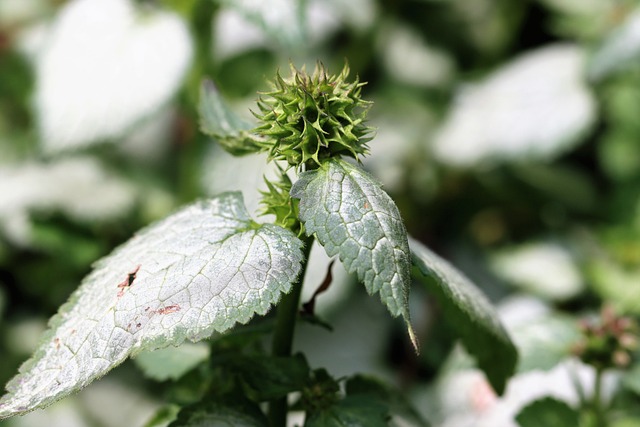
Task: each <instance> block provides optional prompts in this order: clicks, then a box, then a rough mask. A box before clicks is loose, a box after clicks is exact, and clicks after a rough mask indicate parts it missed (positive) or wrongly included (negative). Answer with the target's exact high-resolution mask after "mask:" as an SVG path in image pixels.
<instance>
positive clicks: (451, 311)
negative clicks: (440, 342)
mask: <svg viewBox="0 0 640 427" xmlns="http://www.w3.org/2000/svg"><path fill="white" fill-rule="evenodd" d="M409 244H410V246H411V251H412V254H413V264H414V266H415V267H416V269H417V274H416V275H417V277H418V278H419V279H421V281H422V282H423V283H424V284H425V285H426V287H427V288H428V289H429V291H431V292H432V293H433V295H434V296H435V297H436V298H437V299H438V301H439V302H440V305H441V306H442V310H443V312H444V316H445V318H446V320H447V321H448V322H449V324H450V325H451V327H453V328H454V329H455V330H456V331H457V333H458V334H460V338H461V339H462V342H463V344H464V345H465V347H466V348H467V350H469V352H470V353H471V354H472V355H473V356H475V358H476V360H477V362H478V366H479V367H480V369H482V370H483V371H484V372H485V374H486V375H487V378H488V379H489V382H490V383H491V385H492V386H493V388H494V389H495V391H496V392H497V393H498V394H502V393H503V392H504V389H505V385H506V382H507V379H508V378H509V377H511V376H512V375H513V373H514V372H515V369H516V364H517V362H518V352H517V350H516V347H515V346H514V344H513V342H512V341H511V338H510V337H509V335H508V334H507V332H506V331H505V329H504V327H503V326H502V324H501V323H500V320H499V319H498V315H497V314H496V312H495V310H494V308H493V306H492V305H491V303H490V302H489V301H488V300H487V298H486V297H485V296H484V294H483V293H482V292H481V291H480V290H479V289H478V288H477V287H476V286H475V285H474V284H473V283H471V281H470V280H469V279H467V278H466V277H465V276H464V275H463V274H462V273H460V272H459V271H458V270H456V269H455V268H454V267H453V266H452V265H451V264H449V263H448V262H447V261H445V260H443V259H442V258H440V257H439V256H438V255H436V254H434V253H433V252H431V251H430V250H429V249H428V248H427V247H426V246H424V245H422V244H421V243H419V242H417V241H416V240H413V239H411V240H410V241H409Z"/></svg>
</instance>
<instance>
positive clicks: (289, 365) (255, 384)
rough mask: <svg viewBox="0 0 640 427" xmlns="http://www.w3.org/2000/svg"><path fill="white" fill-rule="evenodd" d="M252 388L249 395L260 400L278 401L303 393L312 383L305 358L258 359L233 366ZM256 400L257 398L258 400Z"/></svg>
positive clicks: (296, 356) (247, 360)
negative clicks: (291, 394)
mask: <svg viewBox="0 0 640 427" xmlns="http://www.w3.org/2000/svg"><path fill="white" fill-rule="evenodd" d="M233 366H234V368H236V369H238V371H239V374H240V376H241V377H242V381H243V383H244V384H245V386H246V388H247V389H248V392H247V395H248V396H250V397H251V398H252V399H253V400H256V401H265V400H274V399H278V398H281V397H285V396H287V394H288V393H290V392H294V391H299V390H301V389H302V388H303V387H304V386H305V385H306V383H307V382H308V380H309V375H310V368H309V365H308V364H307V361H306V360H305V358H304V357H303V356H302V355H300V354H297V355H295V356H291V357H265V356H254V357H246V358H242V359H237V360H236V363H233ZM254 397H255V399H254Z"/></svg>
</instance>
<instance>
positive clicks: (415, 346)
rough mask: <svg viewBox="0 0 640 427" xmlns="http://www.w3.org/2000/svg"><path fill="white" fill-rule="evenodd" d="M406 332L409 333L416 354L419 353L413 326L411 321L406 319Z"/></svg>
mask: <svg viewBox="0 0 640 427" xmlns="http://www.w3.org/2000/svg"><path fill="white" fill-rule="evenodd" d="M407 332H408V333H409V339H410V340H411V345H412V346H413V349H414V350H415V352H416V355H419V354H420V342H419V341H418V337H417V336H416V331H414V330H413V326H411V322H410V321H409V320H407Z"/></svg>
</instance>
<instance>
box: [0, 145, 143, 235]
mask: <svg viewBox="0 0 640 427" xmlns="http://www.w3.org/2000/svg"><path fill="white" fill-rule="evenodd" d="M0 194H2V195H3V202H2V203H1V204H0V230H2V231H3V232H4V233H5V234H6V235H7V236H8V237H9V238H10V239H11V240H13V241H14V242H15V243H21V244H27V243H28V242H29V241H30V236H29V232H30V226H29V221H28V218H29V213H30V212H33V211H45V212H46V211H61V212H63V213H64V214H66V215H68V216H70V217H71V218H73V219H76V220H79V221H101V220H109V219H113V218H117V217H119V216H121V215H123V214H125V213H126V212H127V211H128V210H129V209H131V208H132V207H133V204H134V202H135V198H136V191H135V189H134V187H133V186H132V185H131V184H130V183H128V182H127V181H124V180H123V179H122V178H119V177H117V176H115V175H113V174H111V173H109V172H108V171H107V170H105V169H104V168H103V167H102V166H101V165H100V163H98V162H97V161H96V160H95V159H93V158H90V157H75V158H66V159H61V160H58V161H53V162H50V163H37V162H29V163H24V164H18V165H4V166H0Z"/></svg>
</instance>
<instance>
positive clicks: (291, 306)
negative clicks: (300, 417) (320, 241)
mask: <svg viewBox="0 0 640 427" xmlns="http://www.w3.org/2000/svg"><path fill="white" fill-rule="evenodd" d="M312 243H313V237H309V238H307V239H306V240H305V241H304V261H303V262H302V270H301V271H300V275H299V276H298V280H297V281H296V283H294V285H293V289H291V292H289V293H288V294H286V295H283V297H282V300H281V301H280V303H279V304H278V307H277V309H276V326H275V331H274V333H273V342H272V346H271V351H272V353H273V355H274V356H279V357H287V356H290V355H291V350H292V347H293V333H294V331H295V327H296V318H297V316H298V310H299V308H298V307H299V305H300V294H301V293H302V282H303V280H304V274H305V271H306V270H307V264H308V263H309V252H311V245H312ZM287 412H288V403H287V398H286V397H283V398H281V399H276V400H273V401H271V403H270V404H269V425H270V426H271V427H286V425H287Z"/></svg>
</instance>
